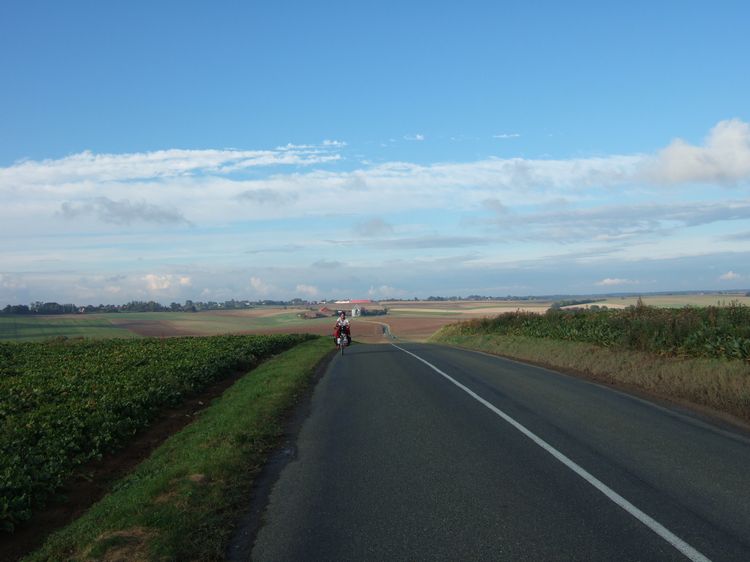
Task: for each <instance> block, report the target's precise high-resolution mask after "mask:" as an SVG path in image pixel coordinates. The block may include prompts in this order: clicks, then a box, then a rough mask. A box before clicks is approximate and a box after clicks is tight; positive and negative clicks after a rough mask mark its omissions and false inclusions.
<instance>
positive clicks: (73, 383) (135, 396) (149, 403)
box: [0, 334, 310, 531]
mask: <svg viewBox="0 0 750 562" xmlns="http://www.w3.org/2000/svg"><path fill="white" fill-rule="evenodd" d="M308 339H310V336H304V335H282V334H277V335H273V336H263V335H247V336H238V335H235V336H232V335H227V336H214V337H187V338H166V339H157V338H139V339H130V340H126V339H107V340H98V341H94V340H59V341H51V342H46V343H35V342H31V343H29V342H23V343H0V451H1V452H2V454H1V455H0V530H6V531H8V530H12V529H13V527H14V525H16V524H17V523H19V522H21V521H25V520H27V519H29V517H30V516H31V513H32V512H33V511H34V510H36V509H38V508H40V507H42V506H43V505H44V504H45V503H46V501H47V500H48V499H49V498H50V497H51V496H53V495H54V493H55V492H56V490H57V489H58V488H59V487H60V486H61V485H62V483H63V482H64V481H65V479H66V478H67V477H69V475H70V474H71V473H72V471H73V469H74V468H75V467H76V466H79V465H81V464H83V463H85V462H87V461H89V460H91V459H92V458H98V457H100V456H101V455H102V454H105V453H108V452H110V451H112V450H114V449H116V448H118V447H120V446H122V445H123V444H124V443H126V442H127V441H128V440H129V439H130V438H132V436H133V435H134V434H135V433H136V432H137V431H138V430H140V429H142V428H144V427H146V426H148V424H149V423H150V422H151V420H152V419H153V418H154V417H155V416H157V415H158V413H159V411H160V410H161V409H163V408H164V407H167V406H174V405H176V404H179V403H180V402H181V401H182V400H183V399H184V398H185V397H186V396H188V395H190V394H191V393H194V392H197V391H200V390H201V389H202V388H204V387H206V386H207V385H208V384H209V383H211V382H213V381H216V380H220V379H222V378H224V377H226V376H228V375H229V374H230V373H232V372H233V371H234V370H243V371H247V370H248V369H250V368H251V367H253V366H255V365H256V364H257V363H258V362H259V361H260V360H262V359H265V358H267V357H270V356H272V355H274V354H277V353H280V352H282V351H285V350H287V349H289V348H291V347H293V346H295V345H297V344H299V343H301V342H303V341H306V340H308Z"/></svg>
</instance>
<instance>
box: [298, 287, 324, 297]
mask: <svg viewBox="0 0 750 562" xmlns="http://www.w3.org/2000/svg"><path fill="white" fill-rule="evenodd" d="M295 290H296V291H297V293H298V294H300V295H305V296H307V297H317V296H318V295H319V294H320V291H319V290H318V288H317V287H313V286H312V285H297V287H296V289H295Z"/></svg>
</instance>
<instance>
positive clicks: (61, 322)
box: [0, 315, 136, 341]
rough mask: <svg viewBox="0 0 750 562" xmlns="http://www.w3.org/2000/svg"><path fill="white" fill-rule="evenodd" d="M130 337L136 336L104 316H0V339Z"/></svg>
mask: <svg viewBox="0 0 750 562" xmlns="http://www.w3.org/2000/svg"><path fill="white" fill-rule="evenodd" d="M60 336H64V337H86V338H128V337H130V338H132V337H135V336H136V334H134V333H133V332H131V331H129V330H128V329H126V328H120V327H118V326H116V325H115V324H113V323H112V322H110V321H109V318H107V317H104V316H103V315H101V316H98V317H94V316H91V317H81V316H29V315H24V316H6V315H0V340H16V341H33V340H41V339H49V338H55V337H60Z"/></svg>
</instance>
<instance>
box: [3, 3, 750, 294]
mask: <svg viewBox="0 0 750 562" xmlns="http://www.w3.org/2000/svg"><path fill="white" fill-rule="evenodd" d="M749 28H750V4H748V3H747V2H744V1H734V2H733V1H722V0H718V1H712V2H708V1H696V0H681V1H670V0H664V1H660V2H644V1H640V0H636V1H631V2H601V1H600V0H599V1H596V2H584V1H570V2H552V1H549V2H544V1H535V2H521V1H518V2H509V1H508V2H497V1H476V0H466V1H464V2H460V3H456V2H440V1H437V2H436V1H431V2H427V1H424V2H423V1H413V2H404V1H403V0H401V1H399V2H391V1H389V0H385V1H381V2H378V3H359V2H289V1H286V2H284V1H282V2H231V1H222V2H190V1H180V2H177V1H172V2H169V1H161V2H141V1H136V0H131V1H130V2H126V3H122V2H118V3H115V2H95V1H88V2H82V1H76V0H72V1H69V2H53V1H35V0H26V1H16V0H4V1H3V2H2V4H0V77H1V81H2V87H0V306H5V305H6V304H27V303H30V302H33V301H56V302H60V303H68V302H71V303H76V304H99V303H114V304H116V303H124V302H127V301H130V300H156V301H159V302H162V303H165V304H168V303H170V302H173V301H177V302H182V301H184V300H186V299H191V300H203V301H219V302H221V301H224V300H229V299H233V298H234V299H251V300H256V299H291V298H295V297H299V298H303V299H309V300H320V299H331V298H333V299H342V298H372V299H385V298H414V297H419V298H424V297H427V296H431V295H434V296H468V295H477V294H478V295H487V296H506V295H515V296H527V295H551V294H557V295H560V294H565V295H591V294H604V293H619V292H628V293H634V292H642V293H647V292H657V291H688V290H748V289H750V63H749V62H748V61H749V60H750V58H749V57H748V54H750V33H748V32H747V29H749Z"/></svg>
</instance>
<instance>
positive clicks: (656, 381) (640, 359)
mask: <svg viewBox="0 0 750 562" xmlns="http://www.w3.org/2000/svg"><path fill="white" fill-rule="evenodd" d="M431 341H433V342H436V343H445V344H450V345H458V346H462V347H467V348H471V349H479V350H484V351H488V352H491V353H496V354H499V355H504V356H507V357H512V358H516V359H521V360H524V361H530V362H533V363H537V364H541V365H546V366H550V367H553V368H557V369H563V370H568V371H571V372H576V373H580V374H583V375H585V376H589V377H592V378H595V379H597V380H601V381H605V382H609V383H614V384H619V385H625V386H628V387H632V388H635V389H640V390H644V391H647V392H649V393H652V394H656V395H660V396H662V397H665V398H669V399H677V400H684V401H687V402H690V403H693V404H697V405H701V406H706V407H709V408H712V409H715V410H718V411H721V412H726V413H729V414H732V415H734V416H737V417H739V418H741V419H743V420H745V421H750V308H748V307H747V306H744V305H740V304H736V303H735V304H730V305H729V306H726V307H706V308H696V307H685V308H682V309H657V308H652V307H647V306H644V305H643V304H642V303H640V304H638V305H636V306H634V307H629V308H627V309H624V310H594V311H590V310H569V311H560V310H550V311H548V312H547V313H546V314H543V315H537V314H528V313H523V312H515V313H508V314H503V315H499V316H497V317H495V318H487V319H476V320H469V321H466V322H459V323H456V324H451V325H449V326H446V327H444V328H443V329H442V330H440V331H439V332H438V333H436V334H435V335H434V336H433V337H432V340H431Z"/></svg>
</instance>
